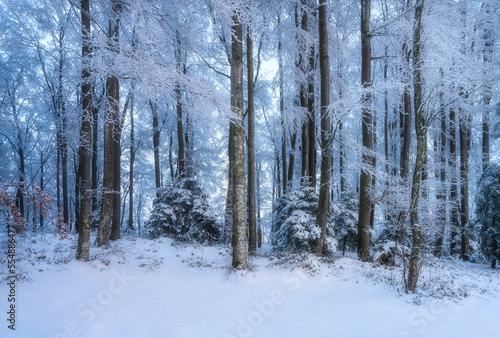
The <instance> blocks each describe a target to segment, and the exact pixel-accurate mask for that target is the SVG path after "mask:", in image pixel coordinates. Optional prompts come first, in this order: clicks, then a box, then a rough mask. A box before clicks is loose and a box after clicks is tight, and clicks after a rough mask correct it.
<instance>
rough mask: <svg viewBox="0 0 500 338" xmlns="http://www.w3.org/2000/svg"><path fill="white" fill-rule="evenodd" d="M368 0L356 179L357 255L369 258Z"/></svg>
mask: <svg viewBox="0 0 500 338" xmlns="http://www.w3.org/2000/svg"><path fill="white" fill-rule="evenodd" d="M370 2H371V1H370V0H361V84H362V85H363V88H364V89H365V91H364V93H363V98H362V104H363V108H362V137H363V150H362V156H361V162H362V168H361V175H360V179H359V191H360V193H359V216H358V258H359V259H361V260H362V261H367V260H369V259H370V212H371V198H370V194H371V171H372V169H371V168H372V167H373V157H372V155H371V151H372V150H373V138H372V127H373V117H372V107H371V106H372V96H371V93H370V92H369V89H370V87H371V41H370V35H369V34H370V12H371V11H370Z"/></svg>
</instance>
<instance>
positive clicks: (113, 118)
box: [97, 0, 121, 247]
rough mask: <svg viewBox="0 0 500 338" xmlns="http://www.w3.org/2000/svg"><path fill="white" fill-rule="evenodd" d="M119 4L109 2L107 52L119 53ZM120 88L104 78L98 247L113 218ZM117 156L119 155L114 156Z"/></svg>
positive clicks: (113, 80)
mask: <svg viewBox="0 0 500 338" xmlns="http://www.w3.org/2000/svg"><path fill="white" fill-rule="evenodd" d="M120 10H121V5H120V4H119V3H118V2H117V1H116V0H115V1H113V3H112V9H111V14H110V18H109V33H108V41H109V45H110V49H111V50H112V51H113V52H114V53H118V48H119V47H118V32H119V30H118V26H119V11H120ZM119 102H120V86H119V83H118V78H117V77H116V76H115V75H114V74H112V73H111V74H109V75H108V77H107V78H106V107H105V115H104V170H103V182H102V185H103V191H102V207H101V215H100V217H99V229H98V232H97V246H99V247H100V246H103V245H107V244H108V243H109V239H110V238H109V237H110V230H111V220H112V218H113V211H114V206H113V204H114V201H115V196H114V195H115V194H116V193H117V192H115V190H114V189H115V175H117V174H119V173H115V170H116V164H115V149H116V142H115V139H116V138H117V137H115V131H116V127H117V125H118V124H119V119H120V112H119ZM117 156H119V154H118V155H117Z"/></svg>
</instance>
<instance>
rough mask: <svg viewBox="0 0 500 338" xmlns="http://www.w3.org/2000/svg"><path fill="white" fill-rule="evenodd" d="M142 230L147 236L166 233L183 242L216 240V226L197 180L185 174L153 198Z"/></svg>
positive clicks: (151, 236)
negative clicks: (184, 176) (151, 207)
mask: <svg viewBox="0 0 500 338" xmlns="http://www.w3.org/2000/svg"><path fill="white" fill-rule="evenodd" d="M144 234H145V236H146V237H148V238H158V237H160V236H168V237H172V238H175V239H177V240H181V241H187V242H196V243H214V242H216V241H218V240H219V237H220V226H219V224H217V221H216V219H215V215H214V213H213V211H212V209H211V208H210V205H209V204H208V202H207V195H206V193H205V192H204V191H203V189H202V188H201V187H200V185H199V183H198V182H197V181H196V180H194V179H192V178H185V179H182V180H180V181H178V182H177V183H176V184H174V186H172V187H170V188H167V189H166V190H165V191H164V192H163V193H162V195H161V196H160V197H159V198H156V199H155V200H154V201H153V210H152V211H151V215H150V218H149V220H148V222H147V223H146V224H145V225H144Z"/></svg>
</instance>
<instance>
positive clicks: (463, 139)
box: [459, 111, 469, 261]
mask: <svg viewBox="0 0 500 338" xmlns="http://www.w3.org/2000/svg"><path fill="white" fill-rule="evenodd" d="M465 115H467V114H466V113H465V112H463V111H462V112H461V114H460V118H459V125H460V127H459V128H460V132H459V134H460V136H459V138H460V230H461V241H460V258H461V259H463V260H464V261H468V260H469V234H468V231H467V229H466V227H467V223H469V149H468V148H469V141H468V134H469V130H468V129H469V128H468V126H467V122H468V121H467V120H468V117H467V116H465Z"/></svg>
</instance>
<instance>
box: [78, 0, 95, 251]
mask: <svg viewBox="0 0 500 338" xmlns="http://www.w3.org/2000/svg"><path fill="white" fill-rule="evenodd" d="M80 6H81V7H80V11H81V18H82V84H81V90H82V109H83V114H82V124H81V129H80V146H79V151H78V157H79V160H78V163H79V165H78V168H79V170H78V172H79V173H78V181H79V185H80V201H81V202H80V203H81V210H80V222H79V223H80V229H79V234H78V248H77V253H76V257H77V258H78V259H81V260H84V261H88V260H89V255H90V211H91V210H90V140H91V133H92V125H91V119H92V88H91V84H90V81H91V75H90V65H91V62H90V57H91V53H90V16H89V0H81V3H80Z"/></svg>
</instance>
